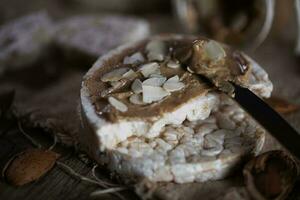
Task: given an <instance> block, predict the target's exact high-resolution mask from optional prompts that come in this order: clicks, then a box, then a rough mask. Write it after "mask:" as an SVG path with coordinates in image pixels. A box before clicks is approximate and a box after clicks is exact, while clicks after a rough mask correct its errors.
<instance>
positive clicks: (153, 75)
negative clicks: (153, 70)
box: [149, 74, 164, 78]
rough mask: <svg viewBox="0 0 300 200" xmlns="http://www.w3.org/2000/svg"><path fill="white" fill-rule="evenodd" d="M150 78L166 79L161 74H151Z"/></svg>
mask: <svg viewBox="0 0 300 200" xmlns="http://www.w3.org/2000/svg"><path fill="white" fill-rule="evenodd" d="M149 77H150V78H164V76H163V75H161V74H151V75H150V76H149Z"/></svg>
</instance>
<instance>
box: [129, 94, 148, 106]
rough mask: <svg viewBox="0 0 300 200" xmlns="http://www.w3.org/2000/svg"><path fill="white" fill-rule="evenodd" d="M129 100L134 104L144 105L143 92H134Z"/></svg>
mask: <svg viewBox="0 0 300 200" xmlns="http://www.w3.org/2000/svg"><path fill="white" fill-rule="evenodd" d="M129 101H130V102H131V103H133V104H137V105H144V104H145V102H143V98H142V95H141V94H133V95H131V96H130V97H129Z"/></svg>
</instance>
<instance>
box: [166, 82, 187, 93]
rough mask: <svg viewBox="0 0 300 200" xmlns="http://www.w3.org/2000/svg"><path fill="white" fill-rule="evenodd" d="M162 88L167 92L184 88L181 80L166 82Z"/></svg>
mask: <svg viewBox="0 0 300 200" xmlns="http://www.w3.org/2000/svg"><path fill="white" fill-rule="evenodd" d="M163 88H164V89H165V90H166V91H168V92H175V91H178V90H181V89H182V88H184V83H182V82H168V83H165V84H164V85H163Z"/></svg>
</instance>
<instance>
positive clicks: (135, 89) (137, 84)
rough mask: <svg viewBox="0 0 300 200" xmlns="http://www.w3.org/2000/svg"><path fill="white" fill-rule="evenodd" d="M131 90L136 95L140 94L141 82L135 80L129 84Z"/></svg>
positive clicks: (141, 89)
mask: <svg viewBox="0 0 300 200" xmlns="http://www.w3.org/2000/svg"><path fill="white" fill-rule="evenodd" d="M131 90H132V91H133V92H134V93H136V94H139V93H142V91H143V88H142V81H140V79H135V80H134V81H133V83H132V84H131Z"/></svg>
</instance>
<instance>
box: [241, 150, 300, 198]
mask: <svg viewBox="0 0 300 200" xmlns="http://www.w3.org/2000/svg"><path fill="white" fill-rule="evenodd" d="M298 167H299V166H298V165H297V162H296V161H295V160H294V158H293V157H292V156H291V155H289V154H287V153H286V152H284V151H280V150H276V151H269V152H266V153H264V154H261V155H259V156H257V157H255V158H254V159H252V160H251V161H250V162H248V163H247V164H246V166H245V167H244V170H243V174H244V178H245V184H246V188H247V190H248V192H249V194H250V195H251V196H252V198H253V199H255V200H258V199H259V200H263V199H274V200H283V199H286V198H287V196H288V195H289V193H290V192H291V190H292V188H293V186H294V183H295V182H296V179H297V175H298V174H299V168H298Z"/></svg>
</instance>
